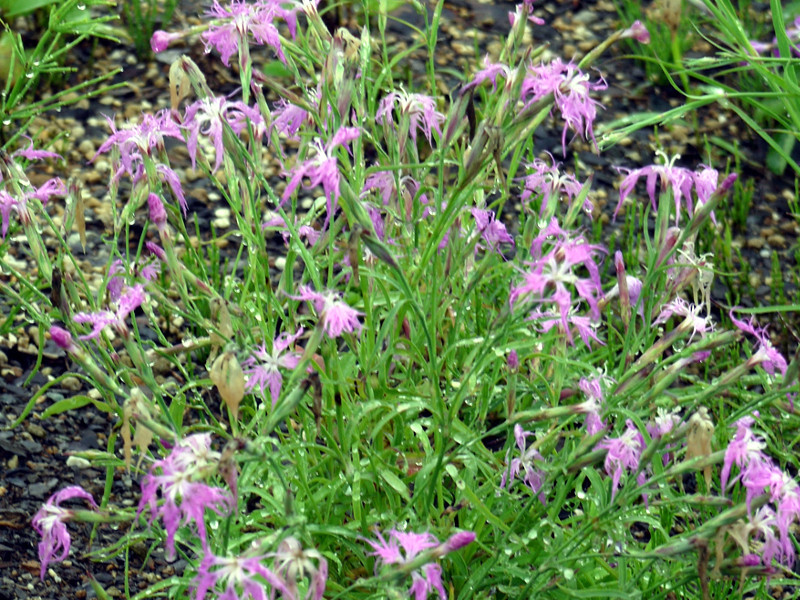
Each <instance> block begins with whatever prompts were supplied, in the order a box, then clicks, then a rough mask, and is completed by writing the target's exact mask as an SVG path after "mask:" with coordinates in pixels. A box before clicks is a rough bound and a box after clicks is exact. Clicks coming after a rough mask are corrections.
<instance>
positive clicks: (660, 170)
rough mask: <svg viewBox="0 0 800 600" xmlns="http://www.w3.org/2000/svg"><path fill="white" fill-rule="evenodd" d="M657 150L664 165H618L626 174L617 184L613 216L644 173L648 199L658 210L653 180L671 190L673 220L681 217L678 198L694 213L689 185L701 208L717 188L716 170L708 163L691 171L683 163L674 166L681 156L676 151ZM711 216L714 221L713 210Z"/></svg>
mask: <svg viewBox="0 0 800 600" xmlns="http://www.w3.org/2000/svg"><path fill="white" fill-rule="evenodd" d="M656 154H658V155H659V156H661V157H662V158H663V159H664V164H663V165H658V164H654V165H650V166H647V167H642V168H641V169H632V170H631V169H625V168H624V167H618V168H617V170H618V171H620V172H626V173H627V175H625V178H624V179H623V180H622V183H621V184H620V186H619V202H618V203H617V208H616V209H614V218H616V217H617V213H618V212H619V209H620V208H621V207H622V203H623V202H624V201H625V199H626V198H627V197H628V196H629V195H630V193H631V192H632V191H633V188H634V187H635V186H636V182H637V181H639V178H640V177H645V178H646V179H645V182H646V188H647V195H648V196H650V202H651V204H652V206H653V210H657V206H656V181H660V182H661V193H662V194H663V193H666V192H667V190H669V191H671V192H672V197H673V200H674V202H675V223H676V224H677V223H678V222H679V220H680V212H681V202H684V203H685V204H686V212H687V213H688V214H689V216H690V217H691V216H692V215H693V214H694V207H693V204H692V189H694V190H695V193H696V194H697V205H698V206H697V207H698V208H700V207H701V206H702V205H703V204H705V203H706V202H708V200H709V199H710V198H711V196H712V194H713V193H714V192H716V191H717V188H718V187H719V173H718V172H717V171H716V170H714V169H712V168H711V167H707V166H705V165H700V170H699V171H696V172H693V171H690V170H689V169H686V168H684V167H676V166H675V161H676V160H677V159H679V158H680V155H678V154H676V155H675V156H673V157H672V158H668V157H667V155H666V154H664V153H663V152H660V151H656ZM711 218H712V220H714V222H716V220H715V217H714V214H713V213H712V214H711Z"/></svg>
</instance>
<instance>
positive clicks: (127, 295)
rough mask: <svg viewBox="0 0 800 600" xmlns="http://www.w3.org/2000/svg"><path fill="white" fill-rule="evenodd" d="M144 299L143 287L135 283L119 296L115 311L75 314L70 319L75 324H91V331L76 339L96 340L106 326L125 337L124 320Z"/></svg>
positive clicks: (126, 327)
mask: <svg viewBox="0 0 800 600" xmlns="http://www.w3.org/2000/svg"><path fill="white" fill-rule="evenodd" d="M145 299H146V296H145V293H144V285H143V284H141V283H137V284H136V285H134V286H133V287H128V288H126V289H125V291H124V292H123V293H122V294H121V295H120V297H119V300H118V302H117V310H116V311H114V312H112V311H110V310H101V311H98V312H93V313H86V312H80V313H78V314H76V315H75V316H74V317H73V319H72V320H73V321H75V322H76V323H91V324H92V331H91V332H90V333H88V334H86V335H81V336H78V339H81V340H90V339H93V338H96V337H98V336H99V335H100V333H101V332H102V331H103V329H105V328H106V327H107V326H108V325H114V327H116V328H117V330H119V331H120V333H122V334H123V335H127V331H128V326H127V325H126V324H125V319H127V318H128V315H130V314H131V313H132V312H133V311H134V310H136V309H137V308H139V306H141V304H142V303H143V302H144V301H145Z"/></svg>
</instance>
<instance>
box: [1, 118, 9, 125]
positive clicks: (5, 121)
mask: <svg viewBox="0 0 800 600" xmlns="http://www.w3.org/2000/svg"><path fill="white" fill-rule="evenodd" d="M3 125H11V119H3Z"/></svg>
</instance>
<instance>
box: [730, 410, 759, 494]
mask: <svg viewBox="0 0 800 600" xmlns="http://www.w3.org/2000/svg"><path fill="white" fill-rule="evenodd" d="M753 423H754V419H753V417H743V418H741V419H739V420H738V421H736V434H735V435H734V436H733V439H732V440H731V441H730V442H729V443H728V447H727V448H726V449H725V460H724V461H723V463H722V472H721V473H720V476H719V480H720V484H721V487H722V489H723V490H725V489H726V488H727V486H728V477H730V474H731V468H732V467H733V465H736V466H737V467H739V471H740V474H739V475H737V476H736V477H735V478H734V479H733V480H732V481H731V484H733V483H734V482H736V480H738V479H739V478H740V477H741V470H742V469H743V468H744V467H745V466H746V465H747V464H748V463H749V462H750V461H751V460H753V459H755V460H756V461H759V462H764V461H766V460H768V459H767V456H766V455H765V454H764V453H763V452H762V450H763V449H764V448H765V447H766V444H765V443H764V442H763V441H762V440H761V438H759V437H758V436H756V435H755V433H753V430H752V426H753Z"/></svg>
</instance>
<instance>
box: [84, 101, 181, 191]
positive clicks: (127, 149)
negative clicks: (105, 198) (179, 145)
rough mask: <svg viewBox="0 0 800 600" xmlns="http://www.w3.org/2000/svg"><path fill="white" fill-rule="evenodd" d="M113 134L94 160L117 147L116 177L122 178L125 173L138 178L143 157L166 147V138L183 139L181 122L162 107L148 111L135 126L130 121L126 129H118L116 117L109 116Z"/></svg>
mask: <svg viewBox="0 0 800 600" xmlns="http://www.w3.org/2000/svg"><path fill="white" fill-rule="evenodd" d="M106 121H107V122H108V125H109V127H110V128H111V135H110V136H109V138H108V139H107V140H106V141H105V142H103V143H102V144H101V145H100V147H99V148H98V149H97V152H96V153H95V155H94V156H93V157H92V160H91V161H89V162H92V161H94V160H95V159H96V158H97V157H98V156H99V155H100V154H104V153H106V152H108V151H109V150H111V148H116V149H117V150H118V151H119V162H120V164H119V166H118V168H117V170H116V172H115V173H114V179H115V180H117V179H119V177H120V175H121V174H122V173H128V175H130V176H131V177H135V176H136V173H137V171H138V167H139V165H140V164H141V161H142V157H143V156H152V155H153V154H154V153H155V151H156V150H158V149H163V148H164V138H165V137H171V138H175V139H176V140H181V141H183V136H182V135H181V130H180V128H179V127H178V124H177V123H175V122H174V121H173V120H172V117H171V116H170V113H169V111H168V110H166V109H164V110H160V111H159V112H157V113H156V114H155V115H150V114H144V115H143V116H142V120H141V122H139V123H138V124H136V125H134V124H131V123H126V124H125V125H124V127H123V128H122V129H117V126H116V125H115V124H114V121H113V119H111V118H110V117H108V116H107V117H106Z"/></svg>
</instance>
